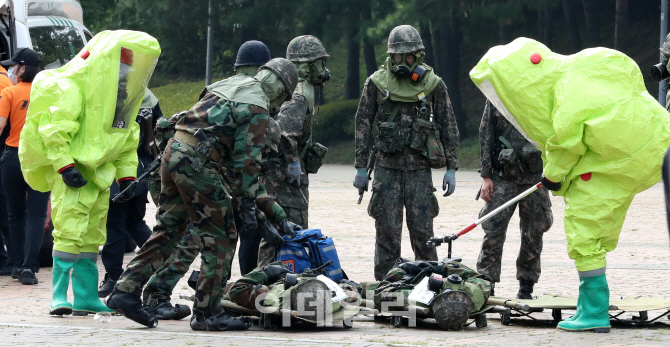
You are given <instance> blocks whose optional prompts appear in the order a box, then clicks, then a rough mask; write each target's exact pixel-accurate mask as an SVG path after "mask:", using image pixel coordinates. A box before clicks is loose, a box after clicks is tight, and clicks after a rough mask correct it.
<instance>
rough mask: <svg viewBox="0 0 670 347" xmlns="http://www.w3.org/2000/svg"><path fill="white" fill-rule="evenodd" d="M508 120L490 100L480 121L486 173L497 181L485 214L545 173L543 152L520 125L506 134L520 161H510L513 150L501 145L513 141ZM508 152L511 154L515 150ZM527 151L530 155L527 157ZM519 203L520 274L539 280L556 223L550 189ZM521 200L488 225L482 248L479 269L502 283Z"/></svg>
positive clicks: (485, 223)
mask: <svg viewBox="0 0 670 347" xmlns="http://www.w3.org/2000/svg"><path fill="white" fill-rule="evenodd" d="M508 125H509V122H508V121H507V119H505V117H503V116H502V114H500V112H498V110H496V108H495V107H494V106H493V105H491V103H490V102H488V101H487V102H486V106H485V108H484V114H483V116H482V122H481V125H480V126H479V140H480V143H481V158H482V159H481V160H482V172H481V176H482V177H487V178H490V179H491V180H492V181H493V195H492V196H491V201H490V202H487V203H486V205H484V208H482V210H481V212H480V213H479V216H480V217H481V216H484V215H486V214H487V213H489V212H491V211H493V210H494V209H496V208H498V207H499V206H500V205H502V204H504V203H505V202H507V201H509V200H510V199H512V198H514V197H515V196H517V195H519V194H521V193H522V192H523V191H525V190H527V189H528V188H530V187H531V186H532V185H534V184H537V183H538V182H540V178H541V176H542V159H541V157H540V151H538V150H537V149H535V147H534V146H533V145H532V144H531V143H530V142H528V140H526V139H525V138H524V137H523V135H521V133H520V132H519V131H518V130H516V129H515V128H514V127H510V128H509V130H508V133H507V134H506V135H505V136H504V137H505V138H506V139H507V140H508V142H509V144H511V145H512V147H513V149H514V152H515V155H514V156H516V159H512V161H513V162H514V163H512V161H509V160H508V158H509V156H506V154H507V153H505V152H503V149H501V148H502V147H504V148H507V145H505V144H503V142H502V141H501V140H500V139H499V138H500V137H501V135H503V134H504V132H505V130H506V129H507V128H508ZM501 152H502V154H501ZM507 152H508V153H509V149H507ZM522 156H525V158H527V159H522V158H521V157H522ZM499 159H502V160H503V161H502V162H501V161H500V160H499ZM507 163H511V164H510V165H508V164H507ZM517 204H518V205H519V217H520V219H521V249H520V250H519V256H518V258H517V261H516V269H517V273H516V278H517V279H518V280H520V281H530V282H533V283H537V281H538V279H539V278H540V254H541V253H542V236H543V234H544V233H545V232H546V231H547V230H549V228H551V225H552V223H553V215H552V213H551V200H550V199H549V191H548V190H547V189H546V188H544V187H542V188H541V189H539V190H538V191H536V192H534V193H532V194H530V195H528V196H527V197H525V198H523V199H522V200H521V201H519V202H518V203H517ZM517 204H515V205H513V206H510V207H509V208H507V209H505V210H503V211H502V212H500V213H499V214H498V215H496V216H495V217H493V218H491V219H489V220H488V221H486V222H484V223H483V224H482V227H483V229H484V233H485V234H484V241H483V242H482V250H481V253H480V254H479V259H478V260H477V271H479V272H480V273H482V274H486V275H488V276H489V277H491V279H492V280H493V281H494V282H500V266H501V265H500V262H501V260H502V251H503V244H504V243H505V236H506V234H507V226H508V225H509V221H510V219H511V218H512V215H513V214H514V210H515V209H516V205H517Z"/></svg>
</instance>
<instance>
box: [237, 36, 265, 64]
mask: <svg viewBox="0 0 670 347" xmlns="http://www.w3.org/2000/svg"><path fill="white" fill-rule="evenodd" d="M270 59H272V57H270V50H269V49H268V46H266V45H265V44H264V43H263V42H260V41H255V40H251V41H247V42H245V43H243V44H242V46H240V49H239V50H238V51H237V60H235V65H234V66H235V67H236V68H238V67H240V66H261V65H263V64H265V63H267V62H268V61H269V60H270Z"/></svg>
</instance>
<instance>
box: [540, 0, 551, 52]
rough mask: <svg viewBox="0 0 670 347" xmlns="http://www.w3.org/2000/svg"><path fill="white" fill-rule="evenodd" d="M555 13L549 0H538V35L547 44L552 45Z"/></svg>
mask: <svg viewBox="0 0 670 347" xmlns="http://www.w3.org/2000/svg"><path fill="white" fill-rule="evenodd" d="M552 24H553V15H552V9H551V5H550V3H549V0H538V2H537V25H538V30H537V33H538V34H537V37H538V40H539V41H540V42H542V43H544V44H545V45H547V46H551V29H552Z"/></svg>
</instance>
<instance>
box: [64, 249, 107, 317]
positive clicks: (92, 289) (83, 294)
mask: <svg viewBox="0 0 670 347" xmlns="http://www.w3.org/2000/svg"><path fill="white" fill-rule="evenodd" d="M72 291H73V292H74V306H73V309H74V312H73V313H72V315H74V316H85V315H87V314H89V313H98V312H114V311H113V310H112V309H110V308H109V307H107V305H105V304H103V303H102V301H100V298H99V297H98V266H97V265H96V264H95V260H93V259H81V258H80V259H77V261H75V263H74V270H73V271H72Z"/></svg>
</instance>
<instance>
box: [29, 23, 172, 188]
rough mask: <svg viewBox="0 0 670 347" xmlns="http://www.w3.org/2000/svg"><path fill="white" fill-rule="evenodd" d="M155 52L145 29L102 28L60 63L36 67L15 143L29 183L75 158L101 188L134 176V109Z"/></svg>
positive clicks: (51, 176)
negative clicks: (40, 69)
mask: <svg viewBox="0 0 670 347" xmlns="http://www.w3.org/2000/svg"><path fill="white" fill-rule="evenodd" d="M160 53H161V50H160V46H159V44H158V41H156V39H155V38H153V37H151V36H150V35H148V34H146V33H142V32H136V31H127V30H117V31H104V32H101V33H99V34H98V35H96V36H95V37H94V38H93V39H91V41H89V42H88V44H87V45H86V46H85V47H84V48H83V49H82V51H81V52H80V53H79V54H78V55H77V56H76V57H75V58H74V59H72V60H71V61H70V62H69V63H68V64H66V65H65V66H63V67H61V68H59V69H56V70H49V71H44V72H41V73H40V74H38V75H37V77H36V78H35V80H34V82H33V86H32V92H31V100H30V106H29V108H28V113H27V116H26V124H25V126H24V128H23V131H22V133H21V140H20V143H19V157H20V159H21V169H22V171H23V175H24V177H25V179H26V181H27V182H28V183H29V184H30V186H31V187H33V188H34V189H36V190H39V191H49V190H51V189H52V187H53V185H54V182H55V181H56V180H60V179H61V177H60V175H59V174H58V170H60V169H61V168H63V167H65V166H67V165H70V164H73V163H74V164H75V166H76V168H77V170H79V171H80V172H81V173H82V175H83V176H84V177H85V178H86V179H87V180H89V181H92V182H93V183H94V184H95V185H97V186H98V187H99V189H107V188H109V186H110V185H111V183H112V181H113V180H114V178H115V177H116V179H120V178H124V177H135V175H136V172H137V153H136V150H137V144H138V141H139V125H138V124H137V123H136V122H135V117H136V115H137V112H138V109H139V107H140V104H141V103H142V98H143V96H144V93H145V90H146V87H147V84H148V82H149V79H150V78H151V74H152V73H153V70H154V67H155V66H156V62H157V61H158V57H159V55H160Z"/></svg>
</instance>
